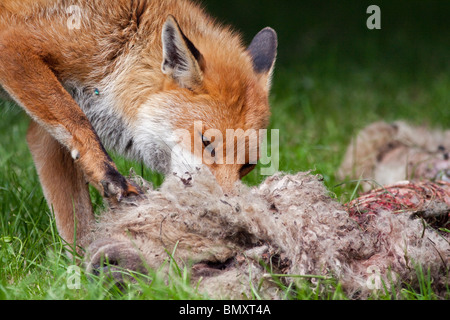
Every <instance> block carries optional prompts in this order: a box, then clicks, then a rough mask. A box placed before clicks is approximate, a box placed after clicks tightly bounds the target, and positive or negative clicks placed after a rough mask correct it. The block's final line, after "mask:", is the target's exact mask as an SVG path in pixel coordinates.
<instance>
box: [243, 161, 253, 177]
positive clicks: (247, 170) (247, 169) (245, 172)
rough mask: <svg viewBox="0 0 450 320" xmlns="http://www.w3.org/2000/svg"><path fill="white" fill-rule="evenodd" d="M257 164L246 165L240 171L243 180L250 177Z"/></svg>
mask: <svg viewBox="0 0 450 320" xmlns="http://www.w3.org/2000/svg"><path fill="white" fill-rule="evenodd" d="M255 167H256V164H250V163H247V164H244V165H243V166H242V168H241V170H240V171H239V175H240V176H241V178H243V177H245V176H246V175H248V174H249V173H250V172H252V171H253V169H255Z"/></svg>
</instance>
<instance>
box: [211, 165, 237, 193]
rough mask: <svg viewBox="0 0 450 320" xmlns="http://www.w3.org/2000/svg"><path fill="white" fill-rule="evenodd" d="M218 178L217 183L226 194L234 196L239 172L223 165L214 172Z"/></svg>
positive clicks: (232, 167)
mask: <svg viewBox="0 0 450 320" xmlns="http://www.w3.org/2000/svg"><path fill="white" fill-rule="evenodd" d="M212 172H213V174H214V176H215V177H216V180H217V183H218V184H219V185H220V186H221V187H222V191H223V192H224V193H226V194H233V193H234V191H235V184H236V182H237V181H238V180H239V172H238V170H237V169H235V168H234V166H232V165H230V166H227V165H222V166H218V167H217V168H215V169H214V170H212Z"/></svg>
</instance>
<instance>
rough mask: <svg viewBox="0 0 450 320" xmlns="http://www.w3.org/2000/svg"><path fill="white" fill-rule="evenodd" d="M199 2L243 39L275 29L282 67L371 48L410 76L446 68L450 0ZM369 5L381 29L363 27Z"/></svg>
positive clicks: (383, 62) (355, 56) (354, 59)
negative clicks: (376, 11)
mask: <svg viewBox="0 0 450 320" xmlns="http://www.w3.org/2000/svg"><path fill="white" fill-rule="evenodd" d="M201 3H203V5H204V6H205V7H206V9H207V10H208V11H209V12H210V13H211V14H212V15H213V16H215V17H217V18H218V20H219V21H221V22H224V23H226V24H230V25H232V26H234V27H235V29H237V30H239V31H241V32H242V33H243V35H244V39H245V40H246V42H247V43H249V42H250V41H251V39H252V37H253V36H254V35H255V34H256V33H257V32H258V31H259V30H260V29H262V28H263V27H265V26H271V27H272V28H274V29H275V30H276V31H277V32H278V36H279V42H280V47H279V60H278V66H281V67H286V68H289V67H293V66H297V65H298V64H299V63H303V64H307V63H308V62H310V61H311V60H317V59H320V58H326V59H336V62H339V64H343V65H347V64H349V63H350V64H357V65H362V64H364V63H365V55H366V54H367V51H368V50H370V52H371V53H372V55H373V56H374V57H377V58H378V61H377V62H378V65H379V66H380V67H396V68H403V69H404V72H408V73H411V75H414V74H416V75H417V72H418V71H429V72H433V71H434V72H443V71H448V66H449V60H450V59H449V58H450V52H449V49H450V1H448V0H427V1H424V0H421V1H419V0H408V1H399V0H390V1H378V0H377V1H364V0H363V1H361V0H353V1H348V0H344V1H320V0H318V1H311V0H308V1H305V0H298V1H293V0H283V1H271V0H258V1H242V0H241V1H239V0H225V1H220V0H204V1H202V2H201ZM370 5H378V6H379V7H380V9H381V20H382V29H381V30H368V29H367V27H366V20H367V19H368V17H369V16H370V15H369V14H367V13H366V10H367V8H368V7H369V6H370ZM444 51H445V52H444ZM330 54H331V55H332V57H331V58H330ZM418 60H420V61H418ZM418 62H420V65H417V63H418ZM399 63H400V65H398V64H399ZM417 67H420V68H422V70H417Z"/></svg>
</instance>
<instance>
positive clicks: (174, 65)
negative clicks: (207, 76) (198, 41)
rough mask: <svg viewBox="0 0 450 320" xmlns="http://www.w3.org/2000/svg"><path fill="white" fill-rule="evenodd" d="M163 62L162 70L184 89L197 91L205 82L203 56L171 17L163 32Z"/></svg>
mask: <svg viewBox="0 0 450 320" xmlns="http://www.w3.org/2000/svg"><path fill="white" fill-rule="evenodd" d="M162 45H163V62H162V66H161V70H162V72H163V73H164V74H166V75H168V76H170V77H172V78H173V80H175V82H177V83H178V85H179V86H180V87H182V88H188V89H191V90H193V89H195V88H196V87H198V86H199V85H201V83H202V81H203V72H202V68H201V66H202V65H203V64H204V61H203V56H202V54H201V53H200V51H198V50H197V48H196V47H195V46H194V44H193V43H192V42H191V41H190V40H189V39H188V38H187V37H186V36H185V35H184V33H183V31H182V30H181V28H180V26H179V25H178V22H177V21H176V20H175V18H174V17H173V16H169V17H168V18H167V21H166V22H165V23H164V26H163V30H162Z"/></svg>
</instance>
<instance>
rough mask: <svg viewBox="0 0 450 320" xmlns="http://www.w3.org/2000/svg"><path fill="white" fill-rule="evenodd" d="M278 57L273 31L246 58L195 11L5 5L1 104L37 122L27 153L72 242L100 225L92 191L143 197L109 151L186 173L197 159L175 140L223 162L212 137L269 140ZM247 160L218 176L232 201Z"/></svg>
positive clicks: (236, 39) (123, 0) (146, 4)
mask: <svg viewBox="0 0 450 320" xmlns="http://www.w3.org/2000/svg"><path fill="white" fill-rule="evenodd" d="M276 55H277V35H276V33H275V31H274V30H273V29H271V28H265V29H263V30H262V31H261V32H259V33H258V34H257V35H256V36H255V37H254V39H253V41H252V42H251V44H250V45H249V46H248V47H244V46H243V44H242V41H241V38H240V36H239V35H238V34H236V33H235V32H234V31H232V30H231V29H230V28H229V27H224V26H221V25H219V24H218V23H216V22H215V21H214V20H213V19H212V18H211V17H210V16H208V15H207V14H206V13H205V12H204V10H203V9H202V8H201V7H200V6H199V5H197V4H195V3H192V2H190V1H187V0H111V1H103V0H72V1H63V0H20V1H18V0H2V1H1V2H0V95H1V94H2V91H3V95H4V96H5V94H6V96H8V97H9V98H11V99H12V100H14V101H15V102H16V103H17V104H18V105H20V106H21V107H22V108H23V109H24V110H25V111H26V112H27V114H28V115H29V116H30V118H31V123H30V128H29V131H28V133H27V142H28V145H29V149H30V151H31V154H32V156H33V159H34V162H35V165H36V168H37V172H38V175H39V178H40V182H41V185H42V188H43V191H44V195H45V197H46V200H47V202H48V204H49V206H50V207H51V208H52V210H53V211H54V213H55V217H56V223H57V227H58V230H59V232H60V235H61V236H62V238H63V239H65V240H66V241H68V242H69V243H71V242H73V241H74V239H75V237H81V236H82V235H84V234H85V233H86V232H87V228H88V226H89V225H90V223H91V222H92V221H93V219H94V215H93V210H92V204H91V200H90V197H89V189H88V184H89V183H90V184H92V185H93V186H94V187H95V188H97V189H98V190H99V191H100V192H101V193H102V195H103V196H104V197H106V198H109V199H116V201H120V200H121V199H122V198H123V197H127V196H131V195H134V194H138V193H139V190H138V188H137V187H135V186H133V185H132V184H131V183H129V182H128V181H127V180H126V179H125V178H124V177H123V176H122V175H121V174H120V173H119V172H118V169H117V167H116V165H115V164H114V162H113V160H112V159H111V158H110V156H109V155H108V153H107V151H106V150H114V151H116V152H117V153H119V154H121V155H123V156H125V157H128V158H132V159H135V160H138V161H142V162H143V163H144V164H145V165H146V166H148V167H150V168H152V169H154V170H156V171H160V172H162V173H165V174H169V173H172V172H175V173H184V172H186V171H189V170H191V169H192V164H191V162H192V161H191V160H188V159H189V158H190V157H189V155H192V154H193V152H194V150H193V149H192V144H191V143H185V145H183V146H182V148H176V149H177V150H178V151H176V152H174V150H175V149H174V142H173V134H174V132H175V131H177V130H180V129H181V130H185V131H186V130H187V131H188V132H189V133H190V134H191V136H192V137H193V138H192V139H194V137H197V136H198V137H199V138H200V139H201V140H202V141H203V143H202V146H201V148H202V150H203V151H205V150H207V151H208V152H210V154H211V156H212V157H213V158H214V157H217V155H216V152H215V151H216V150H217V149H218V148H225V147H226V144H225V143H224V144H220V145H217V144H216V145H215V146H214V144H213V142H214V141H213V139H212V137H208V136H207V134H206V132H207V131H208V129H212V128H214V129H216V130H219V131H220V132H222V133H223V136H226V135H225V131H226V130H227V129H242V130H243V131H245V130H249V129H252V130H253V129H254V130H259V129H262V128H266V127H267V125H268V122H269V116H270V107H269V102H268V96H269V90H270V87H271V78H272V73H273V69H274V64H275V60H276ZM194 122H201V123H202V126H201V127H200V129H198V126H194ZM212 146H213V147H212ZM246 152H248V151H246ZM217 154H219V153H217ZM220 154H223V153H220ZM248 159H249V157H248V156H246V163H244V164H238V163H232V164H230V163H223V164H218V163H220V162H213V163H208V164H207V167H208V168H209V169H210V170H211V172H212V173H213V174H214V175H215V177H216V179H217V181H218V182H219V184H220V185H221V186H222V187H223V188H224V190H230V188H231V187H232V185H233V183H234V182H235V181H237V180H238V179H240V178H242V177H243V176H245V175H246V174H248V173H249V172H250V171H251V170H252V169H253V167H254V162H250V161H249V160H248ZM74 230H76V233H75V231H74Z"/></svg>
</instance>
